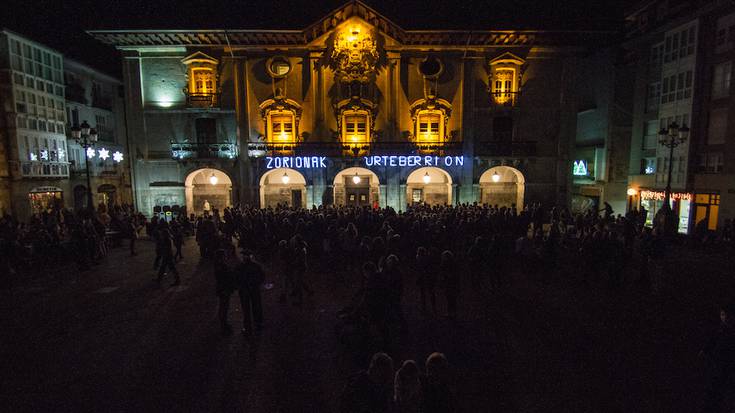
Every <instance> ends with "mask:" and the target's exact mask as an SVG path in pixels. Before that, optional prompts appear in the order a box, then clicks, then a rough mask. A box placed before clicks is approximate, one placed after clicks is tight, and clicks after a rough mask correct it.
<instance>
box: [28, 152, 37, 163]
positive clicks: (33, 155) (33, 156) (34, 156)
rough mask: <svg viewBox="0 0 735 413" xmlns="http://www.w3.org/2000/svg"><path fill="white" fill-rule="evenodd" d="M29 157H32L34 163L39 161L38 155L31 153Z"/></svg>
mask: <svg viewBox="0 0 735 413" xmlns="http://www.w3.org/2000/svg"><path fill="white" fill-rule="evenodd" d="M29 155H30V156H31V160H32V161H37V160H38V155H36V154H35V153H33V152H31V153H29Z"/></svg>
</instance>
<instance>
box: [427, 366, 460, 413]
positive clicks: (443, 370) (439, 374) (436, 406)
mask: <svg viewBox="0 0 735 413" xmlns="http://www.w3.org/2000/svg"><path fill="white" fill-rule="evenodd" d="M454 411H455V406H454V397H453V395H452V390H451V388H450V386H449V362H448V361H447V358H446V357H445V356H444V354H442V353H431V354H430V355H429V357H428V358H427V359H426V376H424V377H422V381H421V412H422V413H452V412H454Z"/></svg>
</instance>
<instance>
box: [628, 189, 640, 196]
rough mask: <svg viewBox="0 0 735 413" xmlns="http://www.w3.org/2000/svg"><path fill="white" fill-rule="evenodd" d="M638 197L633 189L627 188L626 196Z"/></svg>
mask: <svg viewBox="0 0 735 413" xmlns="http://www.w3.org/2000/svg"><path fill="white" fill-rule="evenodd" d="M636 195H638V191H636V189H635V188H628V196H636Z"/></svg>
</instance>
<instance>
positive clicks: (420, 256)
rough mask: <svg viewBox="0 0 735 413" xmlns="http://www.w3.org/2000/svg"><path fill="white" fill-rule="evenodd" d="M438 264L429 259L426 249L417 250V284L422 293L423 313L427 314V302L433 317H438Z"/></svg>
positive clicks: (419, 248)
mask: <svg viewBox="0 0 735 413" xmlns="http://www.w3.org/2000/svg"><path fill="white" fill-rule="evenodd" d="M436 271H437V266H436V263H434V262H432V260H431V258H430V257H429V251H428V250H427V249H426V248H424V247H418V249H416V272H417V276H416V284H418V287H419V290H420V293H421V312H422V313H424V314H427V306H426V301H427V300H428V301H430V303H431V315H432V316H434V317H436V315H437V312H436V291H435V288H436Z"/></svg>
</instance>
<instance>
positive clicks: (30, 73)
mask: <svg viewBox="0 0 735 413" xmlns="http://www.w3.org/2000/svg"><path fill="white" fill-rule="evenodd" d="M64 107H65V103H64V78H63V56H62V55H61V54H60V53H59V52H57V51H54V50H52V49H49V48H48V47H45V46H44V45H42V44H39V43H36V42H34V41H32V40H29V39H27V38H25V37H23V36H21V35H19V34H17V33H13V32H11V31H8V30H3V31H0V213H9V214H14V215H16V216H18V217H19V218H21V219H26V218H28V217H29V216H30V213H31V212H37V211H41V210H43V209H44V208H47V207H48V206H50V205H53V204H55V203H56V204H58V203H61V204H62V205H63V203H64V202H66V199H67V198H68V195H69V192H70V191H69V189H70V188H69V179H68V178H69V162H68V148H67V144H66V136H65V134H64V133H65V125H64V123H65V117H64Z"/></svg>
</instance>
